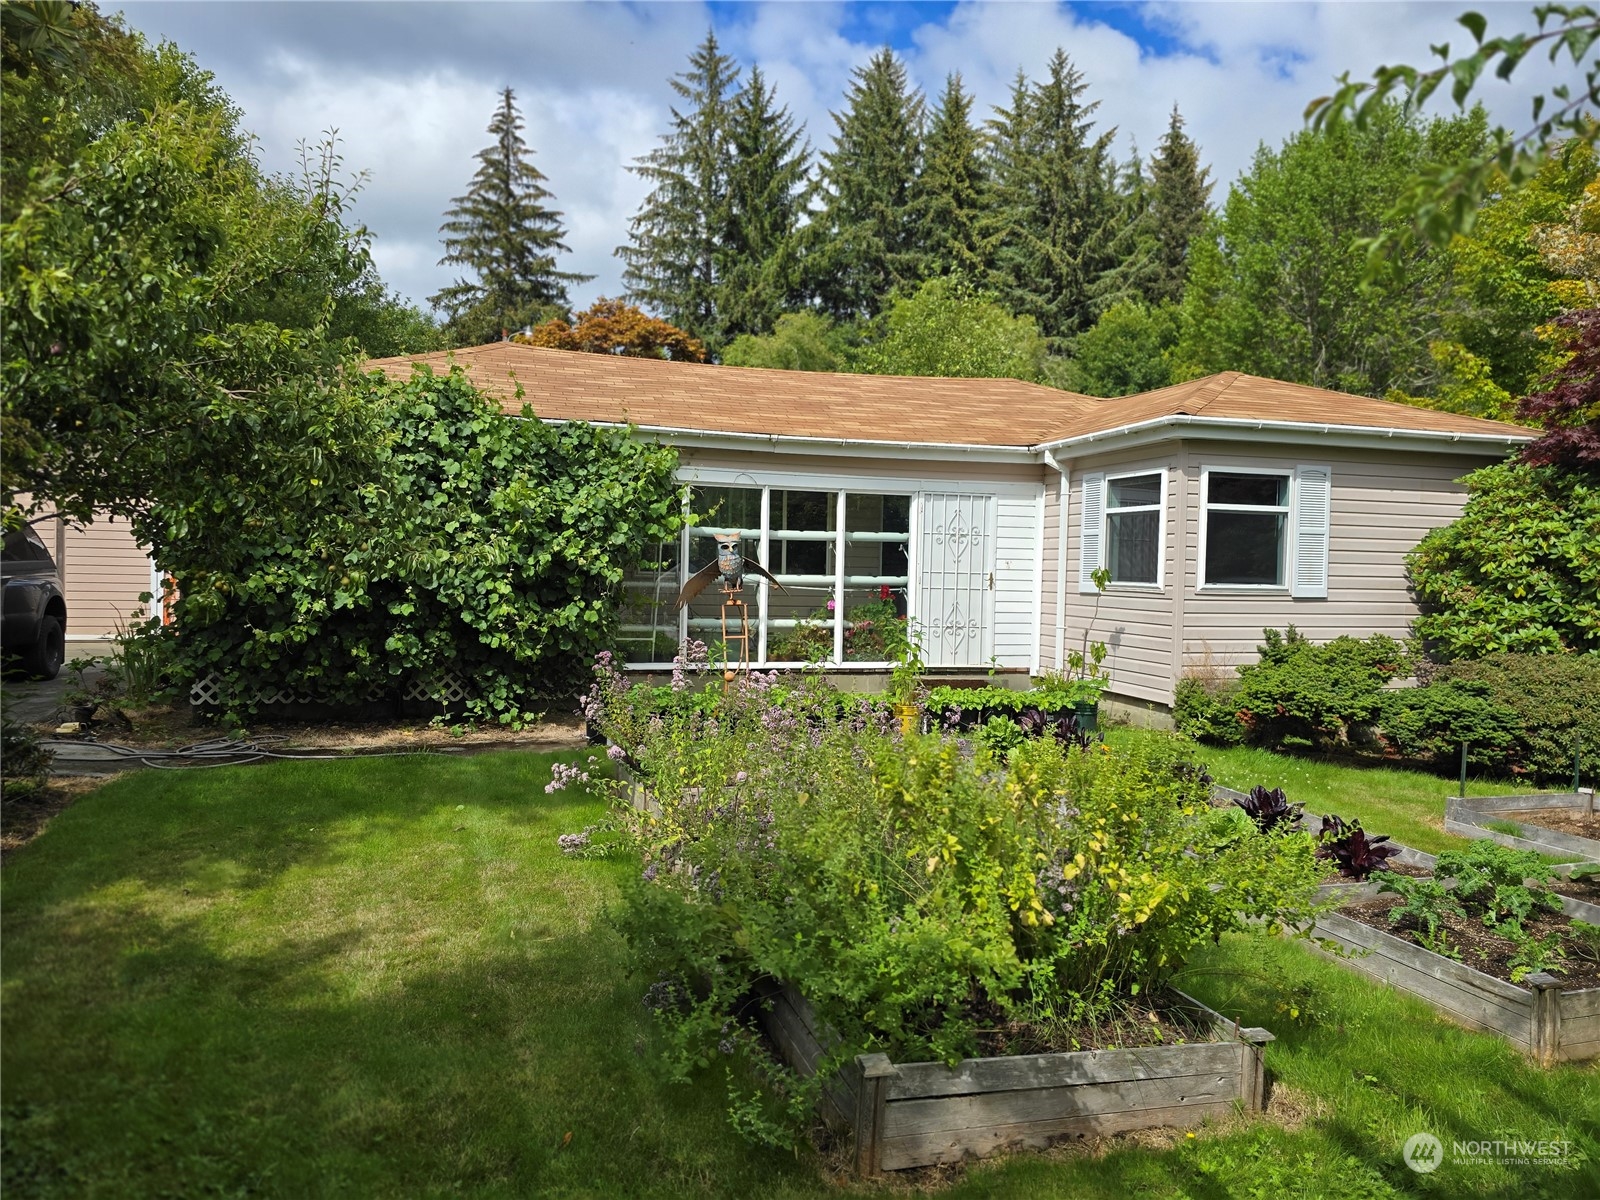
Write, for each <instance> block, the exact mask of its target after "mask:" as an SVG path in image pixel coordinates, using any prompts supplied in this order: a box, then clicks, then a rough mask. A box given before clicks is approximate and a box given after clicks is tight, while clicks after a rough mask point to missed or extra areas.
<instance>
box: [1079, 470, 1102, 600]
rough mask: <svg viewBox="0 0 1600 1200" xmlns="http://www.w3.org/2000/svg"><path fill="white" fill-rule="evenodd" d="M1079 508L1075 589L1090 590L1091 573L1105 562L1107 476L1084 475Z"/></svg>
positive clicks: (1094, 589) (1092, 585)
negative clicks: (1076, 580) (1076, 583)
mask: <svg viewBox="0 0 1600 1200" xmlns="http://www.w3.org/2000/svg"><path fill="white" fill-rule="evenodd" d="M1080 494H1081V496H1082V503H1081V504H1080V505H1079V509H1078V520H1079V527H1078V529H1079V534H1078V590H1079V591H1080V592H1093V591H1097V590H1098V589H1097V588H1096V587H1095V586H1094V573H1095V572H1096V571H1098V570H1099V569H1100V568H1101V566H1103V565H1104V563H1105V545H1104V541H1105V527H1106V520H1105V518H1106V477H1105V475H1104V473H1101V474H1098V475H1085V476H1084V477H1083V484H1082V487H1081V489H1080Z"/></svg>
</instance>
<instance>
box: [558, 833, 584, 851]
mask: <svg viewBox="0 0 1600 1200" xmlns="http://www.w3.org/2000/svg"><path fill="white" fill-rule="evenodd" d="M556 845H558V846H560V847H561V853H563V854H577V853H578V852H579V851H581V850H583V849H585V848H586V847H587V846H588V845H589V831H588V830H587V829H585V830H584V831H583V832H582V833H563V834H562V835H561V836H560V837H558V838H557V839H556Z"/></svg>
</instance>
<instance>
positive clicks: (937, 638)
mask: <svg viewBox="0 0 1600 1200" xmlns="http://www.w3.org/2000/svg"><path fill="white" fill-rule="evenodd" d="M413 362H416V363H420V364H427V365H429V366H431V367H432V368H433V369H435V370H439V371H444V370H447V369H448V367H449V364H450V363H451V362H454V363H457V364H459V365H460V366H462V367H463V368H465V369H466V371H467V372H468V374H469V375H470V376H471V378H472V379H473V381H474V382H475V383H476V384H477V385H478V386H479V387H480V388H481V389H483V390H484V391H485V392H487V393H488V394H490V395H492V396H494V397H496V398H497V399H499V400H500V402H501V404H502V407H503V408H504V409H505V411H506V412H508V413H512V414H515V413H520V412H521V411H522V407H523V404H524V403H527V404H529V405H531V407H532V411H533V414H534V415H535V416H537V417H538V418H540V419H542V420H546V421H568V420H583V421H590V422H595V423H599V424H631V425H633V426H634V427H635V428H636V429H637V430H638V432H639V433H640V434H641V435H643V436H646V437H654V438H659V439H661V440H663V441H666V442H670V443H671V444H673V445H674V446H676V447H677V449H678V451H679V453H680V458H681V467H680V477H681V478H682V479H683V481H684V482H685V483H687V484H690V485H692V488H693V507H694V510H695V511H697V512H701V513H709V514H710V516H709V517H708V523H707V524H706V525H705V526H704V527H701V528H696V529H691V530H688V531H686V533H685V534H684V536H683V537H682V539H681V540H680V541H679V543H678V544H677V545H675V546H662V547H659V548H658V551H659V557H660V559H661V560H662V561H663V562H664V563H665V564H666V565H665V568H664V569H663V570H660V571H652V572H649V573H642V574H639V575H637V576H636V577H634V578H632V579H630V580H629V581H628V604H627V607H626V611H625V614H624V622H623V639H624V646H623V648H624V649H625V650H626V651H627V652H628V654H629V657H630V662H631V664H632V665H634V666H635V667H638V668H641V669H651V668H654V669H660V668H663V667H665V666H667V665H669V664H670V660H671V658H672V656H673V654H675V653H676V651H677V647H678V646H679V644H680V642H681V641H682V639H684V638H686V637H690V636H698V637H701V638H706V639H708V640H709V639H711V638H714V637H716V636H718V635H719V632H720V626H721V619H720V618H721V614H720V602H719V601H718V599H717V597H716V596H715V595H714V594H713V593H711V592H708V593H704V594H702V597H701V598H700V599H699V600H697V601H696V602H695V603H694V604H691V605H690V606H689V607H688V608H687V609H686V610H684V611H682V612H679V611H677V610H676V609H675V605H674V602H675V599H676V596H677V591H678V587H679V584H680V582H681V581H682V580H683V579H684V578H686V577H687V576H688V574H689V573H691V572H693V571H694V570H696V569H698V567H700V566H701V565H702V564H703V563H704V562H706V561H708V559H709V555H710V552H711V542H710V540H709V537H708V536H706V535H710V534H715V533H719V532H721V533H727V532H735V531H736V532H740V533H742V534H743V535H744V537H745V538H746V540H747V542H748V543H752V544H754V545H755V546H756V547H757V548H758V553H759V557H760V559H761V561H762V562H764V563H765V564H766V565H767V566H768V567H769V568H771V569H772V570H773V571H774V572H775V573H776V574H777V576H778V579H779V581H780V582H781V583H782V584H783V588H784V590H783V591H781V592H779V591H775V590H773V589H772V588H771V587H770V585H767V584H765V583H762V584H760V585H759V587H758V588H757V590H756V592H755V594H754V595H753V596H752V598H751V601H752V602H751V616H752V625H753V627H754V628H753V630H752V638H751V641H752V646H751V653H750V657H751V660H752V662H753V663H754V664H756V665H760V666H763V667H765V666H785V665H800V664H803V663H805V662H807V661H818V660H823V661H827V662H828V663H830V665H831V667H832V669H834V670H836V671H843V672H849V671H861V672H865V673H869V674H870V673H872V672H874V671H881V670H882V669H883V667H884V665H885V664H884V663H883V662H882V661H881V653H877V652H875V650H874V641H873V639H872V637H871V634H870V623H871V621H872V620H874V619H877V618H879V617H881V615H882V614H883V612H884V611H885V606H886V605H892V606H893V607H894V609H895V610H897V611H898V612H899V613H901V614H902V615H909V616H910V617H911V619H913V620H914V621H915V622H916V624H917V627H918V628H919V629H920V630H921V632H922V635H923V640H924V649H925V657H927V659H928V660H929V662H930V663H931V664H933V665H934V666H936V667H937V668H939V669H941V670H950V671H960V672H966V673H969V674H970V673H971V672H972V671H974V670H975V669H979V670H981V669H988V670H999V671H1003V672H1015V673H1037V672H1039V671H1041V670H1046V669H1052V668H1054V669H1059V668H1061V667H1062V666H1063V665H1064V664H1065V662H1066V655H1067V654H1068V653H1069V652H1070V651H1071V650H1073V649H1076V648H1079V647H1081V646H1082V645H1084V643H1085V642H1086V641H1087V642H1104V643H1106V645H1107V647H1108V656H1107V659H1106V664H1105V665H1106V667H1107V668H1108V669H1109V671H1110V675H1111V681H1112V691H1111V698H1112V699H1113V700H1114V701H1120V702H1122V703H1123V704H1125V705H1129V706H1133V707H1146V708H1154V709H1161V708H1164V707H1166V706H1167V705H1170V703H1171V701H1172V694H1173V689H1174V687H1175V685H1176V683H1177V681H1178V680H1179V679H1180V678H1181V677H1182V676H1183V675H1184V673H1185V672H1186V671H1190V670H1207V669H1215V668H1217V667H1222V666H1232V665H1234V664H1237V663H1239V662H1241V661H1245V660H1247V659H1248V658H1250V657H1251V656H1252V655H1253V653H1254V649H1255V646H1256V645H1257V643H1258V642H1259V640H1260V637H1261V630H1262V628H1263V627H1266V626H1274V627H1280V628H1281V627H1283V626H1285V625H1288V624H1290V623H1293V624H1294V625H1296V626H1297V627H1299V628H1300V629H1301V630H1302V631H1304V632H1305V633H1306V634H1307V635H1308V636H1310V637H1312V638H1313V639H1314V640H1323V639H1326V638H1331V637H1334V636H1336V635H1338V634H1341V633H1350V634H1356V635H1365V634H1368V633H1374V632H1382V633H1388V634H1391V635H1394V636H1397V637H1401V636H1404V635H1405V634H1406V632H1407V627H1408V625H1409V623H1410V621H1411V619H1412V618H1413V617H1414V616H1415V615H1416V607H1415V604H1414V602H1413V600H1412V598H1411V596H1410V594H1409V591H1408V588H1407V581H1406V573H1405V562H1404V559H1405V555H1406V553H1407V552H1408V551H1409V550H1411V549H1412V547H1414V546H1415V545H1416V544H1417V542H1418V540H1419V539H1420V538H1421V537H1422V535H1423V534H1424V533H1426V532H1427V531H1428V530H1430V529H1432V528H1435V527H1437V526H1440V525H1444V524H1447V523H1448V522H1450V521H1451V520H1453V519H1454V518H1455V517H1456V515H1457V514H1458V513H1459V512H1460V510H1461V505H1462V503H1463V501H1464V499H1465V491H1464V489H1463V487H1462V485H1461V483H1460V482H1459V481H1460V479H1461V477H1462V476H1463V475H1465V474H1466V473H1468V472H1469V471H1472V470H1474V469H1475V468H1477V467H1480V466H1484V465H1486V464H1488V463H1491V462H1495V461H1498V460H1500V459H1502V458H1504V457H1505V456H1506V454H1507V453H1508V452H1510V451H1512V450H1514V449H1515V448H1516V447H1517V446H1519V445H1520V444H1521V443H1523V442H1525V441H1527V440H1528V439H1529V437H1530V436H1531V435H1530V434H1529V433H1528V431H1527V430H1524V429H1521V428H1519V427H1516V426H1511V425H1504V424H1500V423H1497V422H1493V421H1484V420H1479V419H1477V418H1473V417H1466V416H1459V415H1456V414H1452V413H1442V412H1432V411H1428V410H1425V409H1418V408H1412V407H1409V406H1406V405H1401V404H1391V403H1387V402H1385V401H1380V400H1372V399H1368V398H1365V397H1361V396H1351V395H1344V394H1341V393H1338V392H1330V391H1323V390H1319V389H1316V388H1309V387H1303V386H1300V385H1297V384H1287V383H1280V382H1276V381H1274V380H1269V379H1260V378H1256V377H1253V376H1248V375H1241V374H1237V373H1233V372H1229V373H1226V374H1222V375H1215V376H1211V377H1209V378H1206V379H1201V380H1196V381H1193V382H1191V383H1186V384H1181V385H1179V386H1176V387H1171V388H1164V389H1162V390H1160V391H1155V392H1148V393H1144V394H1142V395H1137V396H1129V397H1125V398H1121V399H1114V400H1102V399H1095V398H1092V397H1088V396H1079V395H1074V394H1072V393H1068V392H1062V391H1058V390H1055V389H1052V388H1047V387H1041V386H1037V385H1034V384H1028V383H1021V382H1018V381H1014V380H971V379H922V378H915V379H912V378H892V377H884V376H868V375H828V374H815V373H805V372H790V371H769V370H756V369H749V368H738V367H720V366H701V365H694V364H685V363H670V362H663V361H658V360H653V359H637V358H623V357H613V356H607V355H593V354H580V353H574V352H568V351H560V350H545V349H538V348H535V347H530V346H523V345H518V344H512V343H495V344H492V345H488V346H481V347H476V348H473V349H468V350H460V351H455V352H453V353H439V354H429V355H422V356H417V357H416V358H415V359H411V358H401V359H387V360H382V361H378V362H375V363H373V364H372V365H373V366H374V367H375V368H378V369H381V370H384V371H386V372H388V373H390V374H393V375H397V376H399V375H404V374H406V373H409V371H410V370H411V369H412V363H413ZM1102 570H1103V571H1104V573H1105V574H1104V575H1103V576H1101V578H1102V580H1103V581H1104V582H1105V588H1104V590H1103V591H1101V590H1100V589H1099V588H1097V586H1096V582H1095V580H1096V575H1097V572H1099V571H1102Z"/></svg>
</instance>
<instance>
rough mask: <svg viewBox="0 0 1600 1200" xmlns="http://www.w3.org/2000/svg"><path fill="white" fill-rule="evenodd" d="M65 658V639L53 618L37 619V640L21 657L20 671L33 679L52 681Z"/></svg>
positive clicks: (57, 621) (58, 622) (59, 626)
mask: <svg viewBox="0 0 1600 1200" xmlns="http://www.w3.org/2000/svg"><path fill="white" fill-rule="evenodd" d="M66 656H67V639H66V635H65V633H64V632H63V631H62V628H61V622H60V620H58V619H57V618H55V617H40V618H39V640H38V641H36V642H35V643H34V644H33V648H32V649H30V650H29V651H28V652H27V653H26V654H24V655H23V656H22V669H23V670H24V671H26V672H27V673H28V675H29V676H30V677H31V678H33V679H54V678H55V677H56V676H57V675H59V674H60V673H61V663H62V661H63V660H64V659H65V658H66Z"/></svg>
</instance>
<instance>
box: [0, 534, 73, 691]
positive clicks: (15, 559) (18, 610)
mask: <svg viewBox="0 0 1600 1200" xmlns="http://www.w3.org/2000/svg"><path fill="white" fill-rule="evenodd" d="M0 580H4V587H5V605H4V613H3V620H0V648H3V649H4V651H5V657H6V658H7V659H8V660H10V659H12V658H17V659H21V662H22V669H23V670H24V671H26V672H27V673H28V674H29V675H31V676H32V677H33V678H35V679H54V678H55V677H56V675H57V673H58V672H59V671H60V670H61V661H62V659H63V658H65V657H66V648H67V601H66V597H64V596H63V595H62V594H61V577H60V575H58V574H57V573H56V562H55V559H53V558H51V557H50V551H49V550H47V549H46V548H45V544H44V541H43V540H42V539H41V538H40V537H39V535H38V534H37V533H36V532H34V528H33V526H32V525H24V526H23V527H22V528H21V529H13V530H12V531H11V532H9V533H7V534H6V535H5V549H4V551H3V552H0Z"/></svg>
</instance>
